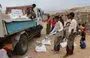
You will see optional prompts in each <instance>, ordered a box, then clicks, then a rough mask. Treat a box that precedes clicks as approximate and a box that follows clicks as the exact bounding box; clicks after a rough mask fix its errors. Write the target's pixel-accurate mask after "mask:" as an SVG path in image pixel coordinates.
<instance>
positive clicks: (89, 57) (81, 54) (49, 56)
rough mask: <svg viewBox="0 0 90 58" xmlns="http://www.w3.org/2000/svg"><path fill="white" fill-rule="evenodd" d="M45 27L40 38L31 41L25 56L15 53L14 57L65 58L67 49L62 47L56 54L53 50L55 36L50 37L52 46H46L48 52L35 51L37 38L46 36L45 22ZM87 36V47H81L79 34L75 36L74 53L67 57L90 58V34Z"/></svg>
mask: <svg viewBox="0 0 90 58" xmlns="http://www.w3.org/2000/svg"><path fill="white" fill-rule="evenodd" d="M43 26H44V28H43V30H42V36H41V37H40V38H34V39H32V40H31V41H30V42H29V48H28V52H27V53H26V54H25V55H23V56H18V55H17V56H16V55H14V56H13V58H25V57H26V56H28V58H63V56H64V55H65V54H66V49H65V48H61V49H60V52H59V53H58V54H55V53H54V52H53V51H52V48H53V38H54V36H52V37H50V38H51V40H52V41H51V44H52V45H51V46H46V47H47V52H45V53H36V52H35V50H34V49H35V45H36V40H42V39H44V38H45V36H46V35H45V33H46V32H45V28H46V27H45V24H43ZM89 35H90V34H89ZM89 35H87V36H86V44H87V47H86V49H80V36H77V37H76V38H75V42H76V46H75V49H74V54H73V55H72V56H68V57H67V58H90V36H89Z"/></svg>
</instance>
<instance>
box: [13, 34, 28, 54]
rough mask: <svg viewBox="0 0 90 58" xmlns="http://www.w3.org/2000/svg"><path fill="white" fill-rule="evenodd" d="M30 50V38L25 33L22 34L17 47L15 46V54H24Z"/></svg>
mask: <svg viewBox="0 0 90 58" xmlns="http://www.w3.org/2000/svg"><path fill="white" fill-rule="evenodd" d="M27 50H28V39H27V35H26V34H25V33H24V34H22V35H21V36H20V40H19V42H18V43H17V45H16V47H15V50H14V52H15V54H17V55H24V54H25V53H26V52H27Z"/></svg>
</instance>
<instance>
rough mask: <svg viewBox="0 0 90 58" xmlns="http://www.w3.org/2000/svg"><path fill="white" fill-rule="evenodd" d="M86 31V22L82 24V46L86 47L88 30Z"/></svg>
mask: <svg viewBox="0 0 90 58" xmlns="http://www.w3.org/2000/svg"><path fill="white" fill-rule="evenodd" d="M85 31H86V27H85V24H82V26H81V40H80V47H81V48H85V47H86V43H85V38H86V32H85Z"/></svg>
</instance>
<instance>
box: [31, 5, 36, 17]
mask: <svg viewBox="0 0 90 58" xmlns="http://www.w3.org/2000/svg"><path fill="white" fill-rule="evenodd" d="M32 9H33V12H34V13H33V18H36V17H37V8H36V4H32Z"/></svg>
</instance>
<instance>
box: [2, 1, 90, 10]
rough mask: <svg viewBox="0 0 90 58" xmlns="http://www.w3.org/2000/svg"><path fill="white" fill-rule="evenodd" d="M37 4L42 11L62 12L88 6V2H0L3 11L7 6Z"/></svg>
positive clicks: (89, 2) (89, 3)
mask: <svg viewBox="0 0 90 58" xmlns="http://www.w3.org/2000/svg"><path fill="white" fill-rule="evenodd" d="M33 3H35V4H37V7H39V8H41V9H43V10H44V11H56V10H64V9H69V8H74V7H81V6H89V5H90V0H0V4H1V5H2V7H3V9H5V8H6V7H8V6H22V5H31V4H33Z"/></svg>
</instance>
